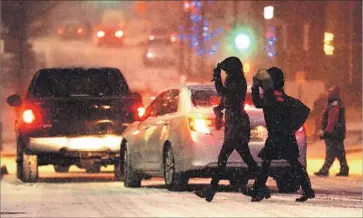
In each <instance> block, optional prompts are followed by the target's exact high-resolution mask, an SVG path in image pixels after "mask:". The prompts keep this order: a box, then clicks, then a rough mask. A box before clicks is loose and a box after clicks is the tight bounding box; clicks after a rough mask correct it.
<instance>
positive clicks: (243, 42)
mask: <svg viewBox="0 0 363 218" xmlns="http://www.w3.org/2000/svg"><path fill="white" fill-rule="evenodd" d="M235 44H236V46H237V48H238V49H240V50H246V49H248V48H249V47H250V45H251V39H250V38H249V37H248V36H247V35H246V34H244V33H240V34H238V35H237V36H236V39H235Z"/></svg>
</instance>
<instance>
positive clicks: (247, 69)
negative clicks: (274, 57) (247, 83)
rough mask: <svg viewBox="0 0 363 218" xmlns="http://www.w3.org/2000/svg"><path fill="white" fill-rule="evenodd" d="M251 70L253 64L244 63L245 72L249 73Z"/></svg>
mask: <svg viewBox="0 0 363 218" xmlns="http://www.w3.org/2000/svg"><path fill="white" fill-rule="evenodd" d="M250 70H251V64H250V63H246V62H245V63H243V72H245V73H249V72H250Z"/></svg>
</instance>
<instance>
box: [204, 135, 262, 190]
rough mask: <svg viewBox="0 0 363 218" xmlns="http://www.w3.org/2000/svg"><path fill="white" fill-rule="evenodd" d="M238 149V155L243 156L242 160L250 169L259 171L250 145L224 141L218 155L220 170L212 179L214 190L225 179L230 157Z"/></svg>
mask: <svg viewBox="0 0 363 218" xmlns="http://www.w3.org/2000/svg"><path fill="white" fill-rule="evenodd" d="M235 149H236V151H237V152H238V154H239V155H240V156H241V158H242V160H243V161H244V162H245V163H246V164H247V165H248V168H249V169H252V170H257V168H258V165H257V163H256V162H255V160H254V159H253V158H252V155H251V152H250V148H249V147H248V143H243V142H240V143H237V142H235V143H232V142H227V141H224V143H223V146H222V149H221V151H220V152H219V155H218V169H217V173H216V174H215V175H214V176H213V177H212V181H211V185H212V188H213V189H217V187H218V183H219V181H220V180H221V178H222V177H223V174H224V173H225V169H226V165H227V161H228V158H229V156H230V155H231V154H232V152H233V151H234V150H235Z"/></svg>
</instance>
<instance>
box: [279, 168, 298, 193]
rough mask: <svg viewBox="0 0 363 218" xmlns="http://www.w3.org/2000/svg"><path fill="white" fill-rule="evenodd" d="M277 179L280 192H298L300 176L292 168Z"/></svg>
mask: <svg viewBox="0 0 363 218" xmlns="http://www.w3.org/2000/svg"><path fill="white" fill-rule="evenodd" d="M275 180H276V185H277V188H278V189H279V193H296V192H297V191H298V190H299V188H300V182H299V180H298V176H297V175H296V173H295V172H294V171H292V170H290V169H289V170H287V171H286V172H285V173H284V174H282V175H281V176H278V177H276V178H275Z"/></svg>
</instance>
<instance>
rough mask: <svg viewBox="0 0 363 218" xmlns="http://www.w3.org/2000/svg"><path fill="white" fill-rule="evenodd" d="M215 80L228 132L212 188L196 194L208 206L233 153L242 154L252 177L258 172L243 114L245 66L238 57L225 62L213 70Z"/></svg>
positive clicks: (217, 109) (246, 117)
mask: <svg viewBox="0 0 363 218" xmlns="http://www.w3.org/2000/svg"><path fill="white" fill-rule="evenodd" d="M222 69H223V70H224V71H225V72H226V73H227V76H226V79H225V84H224V85H223V84H222V78H221V70H222ZM213 77H214V78H213V80H214V81H215V87H216V90H217V92H218V94H219V95H220V96H222V102H221V104H220V105H219V106H217V107H216V108H215V113H216V115H217V118H218V116H220V114H221V110H223V109H225V129H224V142H223V145H222V149H221V151H220V153H219V156H218V169H217V174H215V175H214V176H213V177H212V181H211V185H210V187H208V188H207V189H205V190H203V191H202V192H197V193H196V194H197V195H198V196H199V197H201V198H205V199H206V201H208V202H210V201H212V200H213V197H214V195H215V193H216V190H217V188H218V183H219V181H220V179H221V177H223V173H224V171H225V167H226V164H227V160H228V158H229V156H230V155H231V154H232V152H233V151H234V150H236V151H237V152H238V153H239V155H240V156H241V158H242V159H243V161H244V162H245V163H246V164H247V165H248V171H249V173H251V174H254V173H256V172H259V167H258V165H257V163H256V162H255V161H254V159H253V158H252V155H251V153H250V149H249V147H248V143H249V141H250V120H249V117H248V114H247V113H246V111H244V101H245V98H246V91H247V82H246V79H245V77H244V74H243V67H242V62H241V61H240V60H239V59H238V58H237V57H229V58H226V59H225V60H224V61H222V63H221V64H218V66H217V68H216V69H214V74H213ZM218 114H219V115H218ZM219 119H220V118H219Z"/></svg>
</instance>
